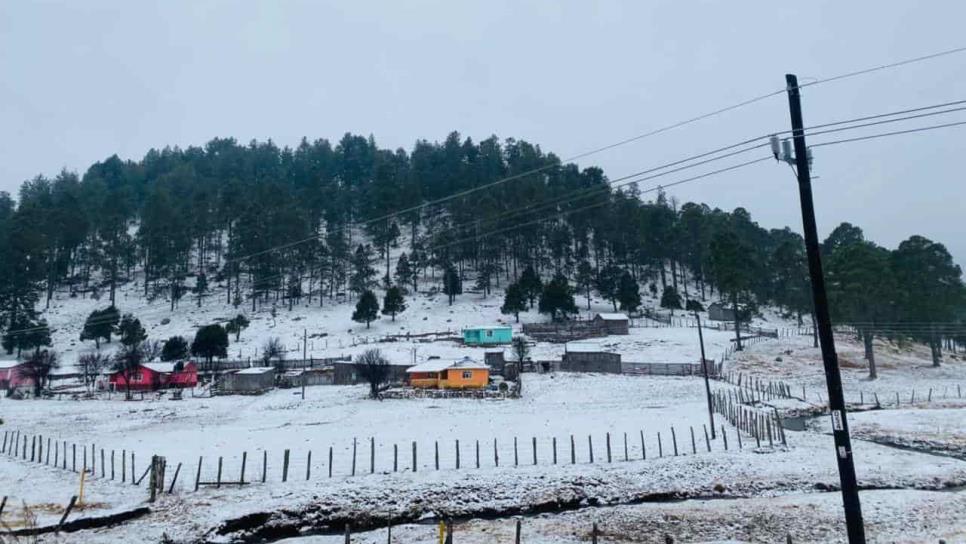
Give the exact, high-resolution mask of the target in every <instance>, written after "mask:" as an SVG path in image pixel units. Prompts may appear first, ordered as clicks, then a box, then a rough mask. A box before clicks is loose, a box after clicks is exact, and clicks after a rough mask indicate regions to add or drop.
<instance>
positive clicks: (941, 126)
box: [809, 121, 966, 147]
mask: <svg viewBox="0 0 966 544" xmlns="http://www.w3.org/2000/svg"><path fill="white" fill-rule="evenodd" d="M960 125H966V121H958V122H956V123H944V124H941V125H932V126H928V127H919V128H911V129H908V130H896V131H894V132H883V133H880V134H870V135H869V136H859V137H857V138H845V139H842V140H831V141H828V142H820V143H817V144H811V145H809V147H822V146H826V145H837V144H845V143H850V142H861V141H864V140H873V139H876V138H886V137H888V136H899V135H901V134H912V133H914V132H925V131H928V130H936V129H940V128H948V127H956V126H960Z"/></svg>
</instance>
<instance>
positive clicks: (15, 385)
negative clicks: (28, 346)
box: [0, 361, 34, 391]
mask: <svg viewBox="0 0 966 544" xmlns="http://www.w3.org/2000/svg"><path fill="white" fill-rule="evenodd" d="M24 364H25V363H24V362H23V361H0V391H15V390H18V389H21V390H24V391H33V389H34V380H33V378H31V377H30V376H29V375H28V373H27V371H25V370H24V369H23V368H24Z"/></svg>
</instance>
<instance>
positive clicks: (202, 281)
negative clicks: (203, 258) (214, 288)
mask: <svg viewBox="0 0 966 544" xmlns="http://www.w3.org/2000/svg"><path fill="white" fill-rule="evenodd" d="M194 292H195V296H197V297H198V307H199V308H201V299H203V298H204V297H205V293H207V292H208V276H206V275H205V273H204V272H202V273H201V274H198V280H197V281H195V289H194Z"/></svg>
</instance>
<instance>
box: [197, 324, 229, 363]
mask: <svg viewBox="0 0 966 544" xmlns="http://www.w3.org/2000/svg"><path fill="white" fill-rule="evenodd" d="M191 354H192V355H194V356H195V357H204V358H205V361H206V362H207V363H208V365H211V361H212V359H214V358H215V357H218V358H222V357H227V356H228V332H227V331H225V329H224V327H222V326H221V325H219V324H217V323H213V324H211V325H205V326H203V327H201V328H200V329H198V332H196V333H195V339H194V340H193V341H192V342H191Z"/></svg>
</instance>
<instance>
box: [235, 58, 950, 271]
mask: <svg viewBox="0 0 966 544" xmlns="http://www.w3.org/2000/svg"><path fill="white" fill-rule="evenodd" d="M963 51H966V47H959V48H956V49H949V50H945V51H939V52H936V53H930V54H927V55H923V56H919V57H914V58H910V59H905V60H901V61H897V62H892V63H888V64H881V65H878V66H873V67H870V68H864V69H861V70H856V71H853V72H847V73H844V74H839V75H836V76H832V77H828V78H824V79H818V80H815V81H811V82H809V83H806V84H804V85H799V86H798V87H799V88H804V87H811V86H814V85H821V84H825V83H830V82H833V81H839V80H842V79H848V78H852V77H856V76H860V75H864V74H868V73H872V72H877V71H881V70H887V69H892V68H897V67H900V66H905V65H909V64H914V63H918V62H923V61H926V60H931V59H935V58H939V57H943V56H947V55H952V54H955V53H960V52H963ZM786 91H787V89H779V90H776V91H773V92H770V93H766V94H762V95H759V96H756V97H753V98H750V99H748V100H744V101H741V102H738V103H736V104H732V105H730V106H727V107H724V108H719V109H717V110H713V111H710V112H707V113H704V114H701V115H697V116H694V117H691V118H688V119H685V120H683V121H678V122H676V123H672V124H669V125H665V126H662V127H660V128H657V129H654V130H651V131H648V132H644V133H642V134H638V135H636V136H632V137H629V138H625V139H623V140H619V141H617V142H614V143H611V144H607V145H604V146H601V147H597V148H594V149H591V150H588V151H584V152H582V153H578V154H576V155H572V156H570V157H567V158H565V159H562V160H561V161H560V162H561V163H568V162H573V161H576V160H579V159H582V158H585V157H588V156H591V155H594V154H597V153H601V152H603V151H607V150H610V149H614V148H616V147H620V146H623V145H626V144H629V143H632V142H636V141H640V140H643V139H645V138H648V137H651V136H656V135H658V134H662V133H664V132H668V131H671V130H674V129H676V128H680V127H683V126H686V125H689V124H693V123H696V122H698V121H703V120H705V119H709V118H711V117H715V116H717V115H721V114H723V113H726V112H729V111H733V110H736V109H739V108H743V107H745V106H749V105H751V104H755V103H757V102H761V101H763V100H766V99H768V98H771V97H774V96H778V95H781V94H784V93H785V92H786ZM558 166H560V165H559V164H557V163H553V164H547V165H544V166H541V167H538V168H533V169H531V170H528V171H525V172H521V173H519V174H514V175H512V176H507V177H504V178H501V179H498V180H495V181H492V182H490V183H486V184H483V185H480V186H477V187H472V188H469V189H466V190H464V191H460V192H457V193H454V194H452V195H447V196H444V197H440V198H438V199H435V200H433V201H430V202H424V203H422V204H417V205H415V206H410V207H408V208H404V209H402V210H397V211H395V212H391V213H389V214H384V215H382V216H379V217H375V218H372V219H368V220H365V221H361V222H356V223H354V224H352V225H347V227H350V226H355V227H357V228H358V227H362V226H365V225H369V224H372V223H377V222H380V221H386V220H388V219H390V218H393V217H397V216H399V215H404V214H407V213H410V212H414V211H417V210H421V209H423V208H426V207H429V206H434V205H438V204H442V203H445V202H449V201H451V200H454V199H456V198H460V197H463V196H467V195H470V194H473V193H475V192H478V191H481V190H484V189H488V188H490V187H494V186H496V185H500V184H503V183H507V182H509V181H513V180H517V179H521V178H523V177H526V176H530V175H533V174H537V173H540V172H544V171H547V170H550V169H552V168H556V167H558ZM319 236H320V235H318V234H315V235H312V236H310V237H306V238H303V239H301V240H296V241H293V242H289V243H286V244H281V245H279V246H276V247H273V248H268V249H264V250H260V251H257V252H254V253H252V254H249V255H244V256H240V257H234V258H232V259H226V260H225V264H228V263H230V262H237V261H242V260H247V259H250V258H252V257H256V256H259V255H264V254H266V253H269V252H272V251H277V250H281V249H287V248H290V247H293V246H296V245H299V244H303V243H307V242H310V241H312V240H315V239H317V238H318V237H319Z"/></svg>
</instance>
